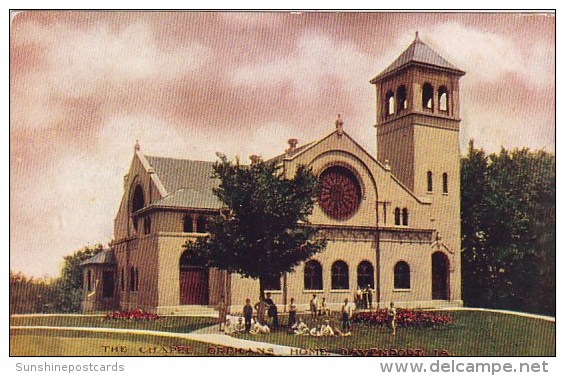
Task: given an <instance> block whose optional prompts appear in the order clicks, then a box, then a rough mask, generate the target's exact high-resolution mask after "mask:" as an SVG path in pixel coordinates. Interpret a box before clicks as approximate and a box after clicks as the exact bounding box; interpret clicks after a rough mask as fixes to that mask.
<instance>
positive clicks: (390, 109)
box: [386, 91, 394, 116]
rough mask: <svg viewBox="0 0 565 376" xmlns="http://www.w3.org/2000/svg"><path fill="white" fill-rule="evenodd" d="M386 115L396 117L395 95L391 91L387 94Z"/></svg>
mask: <svg viewBox="0 0 565 376" xmlns="http://www.w3.org/2000/svg"><path fill="white" fill-rule="evenodd" d="M386 114H387V116H389V115H394V93H393V92H392V91H389V92H388V93H386Z"/></svg>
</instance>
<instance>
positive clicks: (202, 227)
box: [196, 215, 207, 233]
mask: <svg viewBox="0 0 565 376" xmlns="http://www.w3.org/2000/svg"><path fill="white" fill-rule="evenodd" d="M206 227H207V226H206V216H204V215H200V216H198V219H197V220H196V232H201V233H203V232H206Z"/></svg>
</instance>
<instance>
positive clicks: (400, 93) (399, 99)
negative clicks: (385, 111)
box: [396, 85, 408, 113]
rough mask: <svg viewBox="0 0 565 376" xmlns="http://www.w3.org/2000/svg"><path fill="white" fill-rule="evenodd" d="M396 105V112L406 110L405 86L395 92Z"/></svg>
mask: <svg viewBox="0 0 565 376" xmlns="http://www.w3.org/2000/svg"><path fill="white" fill-rule="evenodd" d="M396 103H397V104H398V109H397V112H398V113H401V112H402V110H406V109H407V108H408V101H407V100H406V86H404V85H402V86H400V87H399V88H398V90H396Z"/></svg>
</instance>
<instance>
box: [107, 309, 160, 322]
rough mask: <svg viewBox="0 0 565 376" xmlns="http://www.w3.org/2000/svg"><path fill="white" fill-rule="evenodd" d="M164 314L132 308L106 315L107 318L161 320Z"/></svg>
mask: <svg viewBox="0 0 565 376" xmlns="http://www.w3.org/2000/svg"><path fill="white" fill-rule="evenodd" d="M161 317H162V316H159V315H157V314H155V313H147V312H143V311H142V310H140V309H132V310H131V311H123V312H119V311H116V312H112V313H108V314H107V315H106V320H135V321H140V320H148V321H153V320H159V319H161Z"/></svg>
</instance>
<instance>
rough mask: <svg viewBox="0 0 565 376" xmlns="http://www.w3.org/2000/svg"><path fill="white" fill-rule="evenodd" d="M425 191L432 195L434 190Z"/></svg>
mask: <svg viewBox="0 0 565 376" xmlns="http://www.w3.org/2000/svg"><path fill="white" fill-rule="evenodd" d="M426 193H427V194H429V195H433V194H434V191H426Z"/></svg>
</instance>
